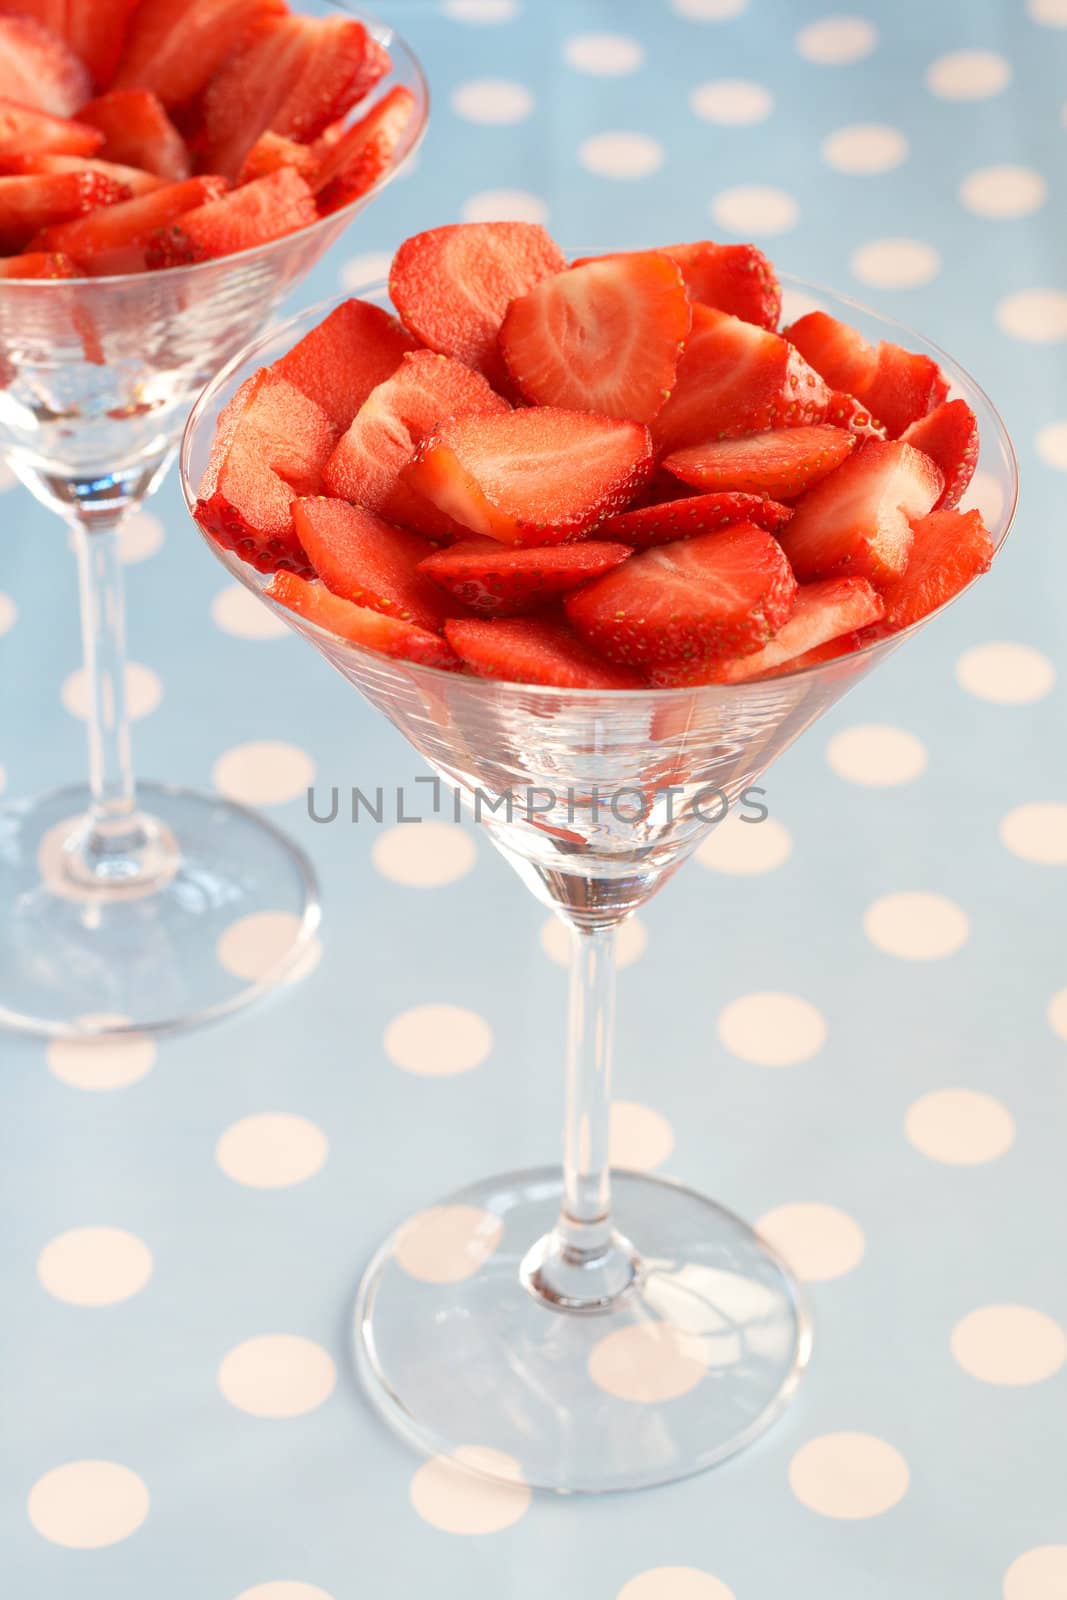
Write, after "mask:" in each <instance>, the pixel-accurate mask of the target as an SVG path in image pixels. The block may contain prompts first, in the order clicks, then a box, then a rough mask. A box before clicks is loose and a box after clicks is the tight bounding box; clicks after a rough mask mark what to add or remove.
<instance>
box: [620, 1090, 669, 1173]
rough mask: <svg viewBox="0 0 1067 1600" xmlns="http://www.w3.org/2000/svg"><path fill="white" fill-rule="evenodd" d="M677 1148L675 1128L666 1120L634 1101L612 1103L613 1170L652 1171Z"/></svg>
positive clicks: (649, 1107) (649, 1108)
mask: <svg viewBox="0 0 1067 1600" xmlns="http://www.w3.org/2000/svg"><path fill="white" fill-rule="evenodd" d="M673 1149H674V1129H673V1128H672V1127H671V1125H670V1123H669V1122H668V1121H667V1119H666V1117H665V1116H663V1114H662V1113H661V1112H659V1111H653V1109H652V1107H651V1106H642V1105H638V1103H637V1102H636V1101H635V1100H613V1101H612V1105H611V1145H610V1160H611V1164H612V1166H613V1167H629V1168H630V1170H631V1171H633V1172H652V1171H653V1170H654V1169H655V1168H656V1167H659V1166H662V1164H663V1162H664V1161H666V1159H667V1157H668V1156H669V1155H670V1153H671V1151H672V1150H673Z"/></svg>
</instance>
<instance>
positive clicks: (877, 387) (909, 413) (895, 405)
mask: <svg viewBox="0 0 1067 1600" xmlns="http://www.w3.org/2000/svg"><path fill="white" fill-rule="evenodd" d="M947 396H948V384H947V383H946V382H945V378H944V375H943V374H942V372H941V369H940V367H939V366H938V365H937V362H936V361H933V360H931V358H930V357H929V356H924V355H920V354H919V353H918V352H917V351H914V350H903V349H901V347H900V345H898V344H888V343H882V344H880V345H879V346H878V365H877V367H876V368H875V374H874V379H873V381H872V382H871V383H870V384H868V385H867V387H866V388H865V389H864V390H863V392H862V393H861V394H859V395H858V398H859V399H860V400H862V401H863V403H864V405H867V406H869V407H870V409H871V411H872V412H873V413H874V415H875V416H876V417H877V418H878V420H879V421H880V422H882V423H884V424H885V429H886V432H887V433H888V435H889V437H890V438H891V439H897V438H899V437H900V435H901V434H902V433H903V432H904V430H905V429H906V428H908V427H910V425H911V424H912V423H913V422H917V421H918V420H919V418H920V417H925V416H926V414H927V412H928V411H933V410H934V409H935V408H936V407H937V406H939V405H940V404H941V402H942V401H943V400H944V399H946V398H947Z"/></svg>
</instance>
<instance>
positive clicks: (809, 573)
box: [781, 439, 942, 584]
mask: <svg viewBox="0 0 1067 1600" xmlns="http://www.w3.org/2000/svg"><path fill="white" fill-rule="evenodd" d="M941 489H942V479H941V473H940V471H939V470H938V468H937V466H936V465H935V464H934V462H932V461H931V460H930V457H929V456H924V455H923V454H922V452H921V451H919V450H915V449H913V448H912V446H911V445H910V444H901V443H900V442H899V441H886V442H883V441H880V440H877V439H872V440H871V441H870V442H869V443H867V444H864V445H861V446H860V448H859V449H858V450H857V451H856V453H855V454H854V455H853V456H852V457H851V458H850V459H849V460H848V461H846V462H845V463H844V464H843V465H842V466H840V467H838V469H837V471H836V472H833V473H831V474H830V476H829V477H828V478H824V479H823V480H822V482H821V483H817V484H816V485H815V487H814V488H813V489H809V490H808V492H807V494H806V495H805V496H804V498H803V499H802V500H801V501H800V504H799V505H798V506H797V508H796V510H795V511H794V512H793V517H792V520H791V521H790V522H789V523H788V524H787V526H786V527H785V528H783V530H782V533H781V540H782V546H783V548H784V550H785V552H786V555H787V556H788V557H789V559H790V561H791V562H792V563H793V570H794V571H795V572H796V575H797V577H798V578H799V579H800V580H801V582H802V583H806V582H807V581H808V579H809V578H829V577H832V576H834V575H835V574H837V573H839V572H842V571H847V572H848V573H849V575H853V574H855V575H856V576H859V577H864V578H870V580H871V582H872V583H877V584H882V583H888V582H890V581H891V580H892V579H893V578H898V577H899V576H900V574H901V573H902V572H903V571H904V568H905V566H906V565H907V562H908V552H909V550H910V549H911V542H912V534H911V522H912V521H913V520H914V519H915V518H917V517H924V516H925V515H926V513H927V512H928V511H929V510H930V509H931V508H932V507H933V506H934V505H936V503H937V501H938V499H939V498H940V495H941Z"/></svg>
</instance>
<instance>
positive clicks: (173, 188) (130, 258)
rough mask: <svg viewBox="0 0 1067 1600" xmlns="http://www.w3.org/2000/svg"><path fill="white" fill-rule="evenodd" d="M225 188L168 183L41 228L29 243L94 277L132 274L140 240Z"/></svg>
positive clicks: (220, 182) (139, 261)
mask: <svg viewBox="0 0 1067 1600" xmlns="http://www.w3.org/2000/svg"><path fill="white" fill-rule="evenodd" d="M225 187H226V182H225V179H223V178H186V179H185V180H184V182H182V183H169V184H167V185H166V186H165V187H164V188H162V189H156V190H154V191H153V192H152V193H151V194H144V195H138V196H137V197H136V198H135V199H133V200H124V201H122V202H121V203H120V204H118V205H113V206H108V207H107V208H106V210H103V211H94V212H92V213H90V215H89V216H86V217H79V218H78V220H77V221H76V222H67V223H62V224H60V225H59V226H58V227H50V228H45V229H44V230H43V232H42V233H41V234H40V236H39V239H38V241H35V248H36V249H40V250H58V251H61V252H63V253H64V254H66V255H69V256H72V257H73V258H74V260H75V261H77V262H78V263H79V264H80V265H82V266H84V267H85V268H86V270H87V271H88V272H90V273H92V274H93V275H94V276H100V275H104V274H107V273H109V272H135V271H137V270H138V268H139V267H143V266H144V249H143V244H142V241H144V240H146V239H147V238H148V237H149V236H150V235H151V234H152V233H153V232H154V231H155V230H157V229H159V228H164V227H166V226H167V224H168V223H171V222H173V221H174V219H175V218H176V217H179V216H182V215H183V214H184V213H185V212H187V211H190V210H192V209H193V208H194V207H196V206H200V205H203V203H204V201H205V200H208V199H210V198H212V197H213V196H215V195H217V194H219V193H221V192H222V191H223V190H224V189H225Z"/></svg>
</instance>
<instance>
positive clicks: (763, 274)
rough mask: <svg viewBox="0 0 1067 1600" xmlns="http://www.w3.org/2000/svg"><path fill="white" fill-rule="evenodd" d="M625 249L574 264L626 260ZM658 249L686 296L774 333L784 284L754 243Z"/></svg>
mask: <svg viewBox="0 0 1067 1600" xmlns="http://www.w3.org/2000/svg"><path fill="white" fill-rule="evenodd" d="M626 254H627V252H622V253H621V254H619V253H616V254H614V255H612V256H583V257H582V258H581V259H580V260H578V261H576V262H575V263H574V265H575V266H576V267H582V266H585V264H586V262H588V261H605V260H612V261H618V260H625V259H626ZM659 254H660V255H662V256H669V257H670V259H671V260H672V261H673V262H674V263H675V265H676V266H677V267H678V268H679V270H680V271H681V274H682V277H683V278H684V280H685V287H686V290H687V291H688V294H689V298H690V300H694V301H699V302H700V304H702V305H706V306H711V307H712V308H713V309H714V310H716V311H728V312H729V313H730V315H731V316H733V317H740V318H741V320H742V321H743V322H754V323H755V324H756V326H757V327H760V328H768V329H770V331H771V332H772V333H773V331H774V329H775V328H777V326H778V319H779V317H780V316H781V314H782V290H781V287H780V285H779V283H778V279H777V277H776V276H775V272H774V268H773V267H772V266H771V263H770V262H769V261H768V260H767V257H766V256H765V255H764V254H763V251H762V250H757V249H756V246H755V245H754V244H714V243H713V242H712V241H711V240H710V239H701V240H699V241H698V242H697V243H696V244H669V245H665V246H664V247H663V248H662V249H661V250H660V251H659Z"/></svg>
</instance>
